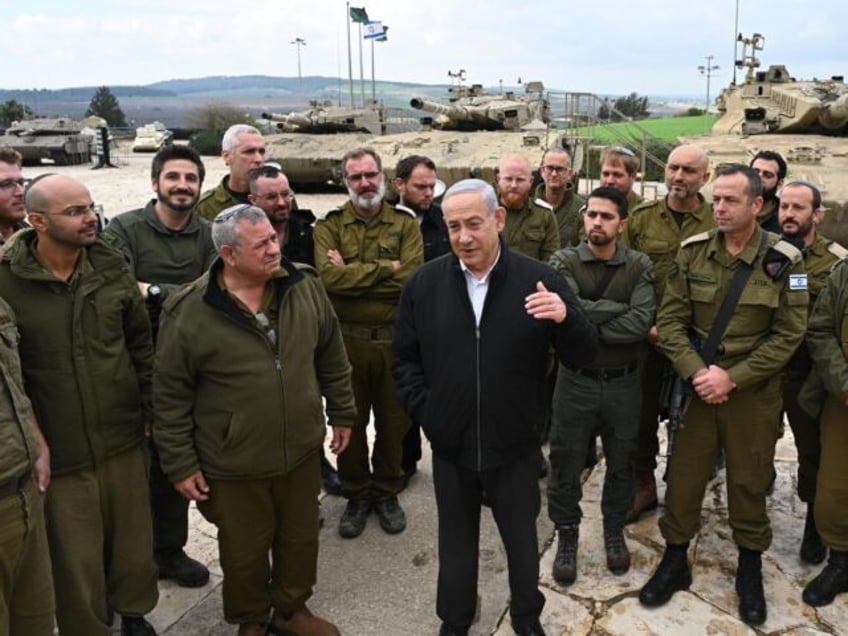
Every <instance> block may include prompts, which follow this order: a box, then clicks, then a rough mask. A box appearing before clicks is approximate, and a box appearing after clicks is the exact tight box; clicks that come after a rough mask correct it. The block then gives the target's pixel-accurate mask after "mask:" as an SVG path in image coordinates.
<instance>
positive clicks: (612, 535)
mask: <svg viewBox="0 0 848 636" xmlns="http://www.w3.org/2000/svg"><path fill="white" fill-rule="evenodd" d="M604 550H605V551H606V553H607V569H608V570H609V571H610V572H612V573H613V574H624V573H625V572H627V570H629V569H630V550H628V549H627V542H626V541H625V540H624V532H623V530H622V529H621V528H616V527H607V526H604Z"/></svg>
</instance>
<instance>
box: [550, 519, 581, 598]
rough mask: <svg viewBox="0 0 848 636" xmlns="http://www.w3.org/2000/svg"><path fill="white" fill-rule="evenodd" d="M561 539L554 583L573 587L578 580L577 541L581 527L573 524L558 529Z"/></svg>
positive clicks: (555, 558)
mask: <svg viewBox="0 0 848 636" xmlns="http://www.w3.org/2000/svg"><path fill="white" fill-rule="evenodd" d="M557 534H558V535H559V539H558V542H557V551H556V556H555V557H554V567H553V576H554V581H556V582H557V583H559V584H560V585H571V584H572V583H574V581H575V579H577V539H578V538H579V537H580V525H579V524H576V523H574V524H571V525H567V526H559V527H558V528H557Z"/></svg>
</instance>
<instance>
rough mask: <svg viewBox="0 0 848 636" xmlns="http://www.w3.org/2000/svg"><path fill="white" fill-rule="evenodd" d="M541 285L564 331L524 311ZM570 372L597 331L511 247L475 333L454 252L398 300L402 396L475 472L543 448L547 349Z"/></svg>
mask: <svg viewBox="0 0 848 636" xmlns="http://www.w3.org/2000/svg"><path fill="white" fill-rule="evenodd" d="M538 281H542V283H543V284H544V285H545V287H546V288H547V289H548V290H549V291H555V292H557V293H558V294H559V295H560V297H561V298H562V299H563V300H564V301H565V304H566V307H567V309H568V314H567V316H566V319H565V321H564V322H563V323H561V324H556V323H554V322H552V321H549V320H537V319H535V318H533V317H531V316H530V315H528V314H527V311H526V310H525V308H524V302H525V300H524V299H525V298H526V297H527V296H528V295H530V294H531V293H533V292H534V291H536V283H537V282H538ZM551 345H553V346H554V347H555V349H556V352H557V355H558V357H559V359H560V361H561V362H562V363H563V364H564V365H566V366H568V367H573V368H577V367H581V366H584V365H587V364H589V363H590V362H591V361H592V359H593V357H594V355H595V351H596V350H597V347H598V337H597V333H596V331H595V328H594V327H593V326H592V325H591V324H590V323H589V321H588V319H587V318H586V316H585V314H584V313H583V310H582V309H581V308H580V303H579V302H578V300H577V298H576V297H575V296H574V293H573V292H572V291H571V288H570V287H569V286H568V284H567V283H566V281H565V279H564V278H563V277H562V276H560V275H559V274H558V273H557V272H556V271H555V270H554V269H553V268H551V267H549V266H548V265H546V264H544V263H541V262H539V261H536V260H534V259H532V258H529V257H527V256H524V255H523V254H520V253H518V252H515V251H512V250H509V249H507V248H506V247H505V246H504V244H503V241H501V255H500V258H499V259H498V262H497V264H496V265H495V267H494V269H493V270H492V272H491V275H490V279H489V290H488V294H487V295H486V302H485V304H484V306H483V313H482V318H481V320H480V326H479V329H478V328H477V326H476V325H475V320H474V310H473V309H472V307H471V301H470V300H469V298H468V291H467V287H466V281H465V274H464V273H463V272H462V269H461V268H460V265H459V260H458V259H457V258H456V256H454V255H453V254H450V255H446V256H442V257H440V258H437V259H436V260H434V261H431V262H429V263H425V264H424V265H423V266H422V267H421V268H419V269H418V271H417V272H416V273H415V274H413V276H412V278H410V280H409V281H408V282H407V284H406V285H405V286H404V288H403V293H402V294H401V301H400V308H399V312H398V316H397V320H396V323H395V335H394V341H393V353H394V361H393V373H394V377H395V382H396V390H397V396H398V398H399V399H400V400H401V402H402V403H403V405H404V408H405V409H406V411H407V413H408V414H409V416H410V417H411V418H412V419H413V420H414V421H416V422H420V423H421V426H422V428H423V430H424V432H425V433H426V435H427V437H428V439H429V440H430V443H431V445H432V447H433V452H435V453H436V454H438V455H439V456H440V457H443V458H446V459H449V460H451V461H457V462H459V463H460V464H462V465H463V466H466V467H468V468H471V469H473V470H486V469H490V468H496V467H498V466H501V465H504V464H507V463H509V462H511V461H514V460H516V459H519V458H521V457H524V456H526V455H527V454H528V453H531V452H534V451H538V448H539V438H540V430H541V428H542V425H543V423H544V418H545V413H546V410H547V408H548V406H549V405H548V393H547V389H546V386H545V385H546V380H545V378H546V374H547V369H548V364H549V352H550V347H551Z"/></svg>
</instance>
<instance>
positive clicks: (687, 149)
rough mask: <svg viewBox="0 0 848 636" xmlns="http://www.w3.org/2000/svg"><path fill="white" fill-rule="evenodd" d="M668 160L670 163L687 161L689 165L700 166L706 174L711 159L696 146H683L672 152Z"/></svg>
mask: <svg viewBox="0 0 848 636" xmlns="http://www.w3.org/2000/svg"><path fill="white" fill-rule="evenodd" d="M668 160H669V162H671V161H686V162H687V163H691V164H693V165H696V166H698V167H699V168H700V169H701V170H702V171H704V172H706V171H707V169H708V168H709V167H710V158H709V157H708V156H707V153H706V152H704V150H703V149H702V148H701V147H700V146H696V145H695V144H681V145H680V146H677V147H676V148H675V149H674V150H672V151H671V154H670V155H669V156H668Z"/></svg>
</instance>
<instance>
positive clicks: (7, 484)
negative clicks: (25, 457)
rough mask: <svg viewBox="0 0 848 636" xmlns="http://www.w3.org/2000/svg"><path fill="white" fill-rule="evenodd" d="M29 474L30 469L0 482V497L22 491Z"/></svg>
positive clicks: (3, 497)
mask: <svg viewBox="0 0 848 636" xmlns="http://www.w3.org/2000/svg"><path fill="white" fill-rule="evenodd" d="M29 474H30V471H26V472H25V473H24V474H23V475H21V476H20V477H12V478H11V479H7V480H6V481H4V482H2V483H0V499H5V498H6V497H11V496H12V495H16V494H18V493H19V492H20V491H22V490H23V489H24V486H26V483H27V482H28V481H29Z"/></svg>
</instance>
